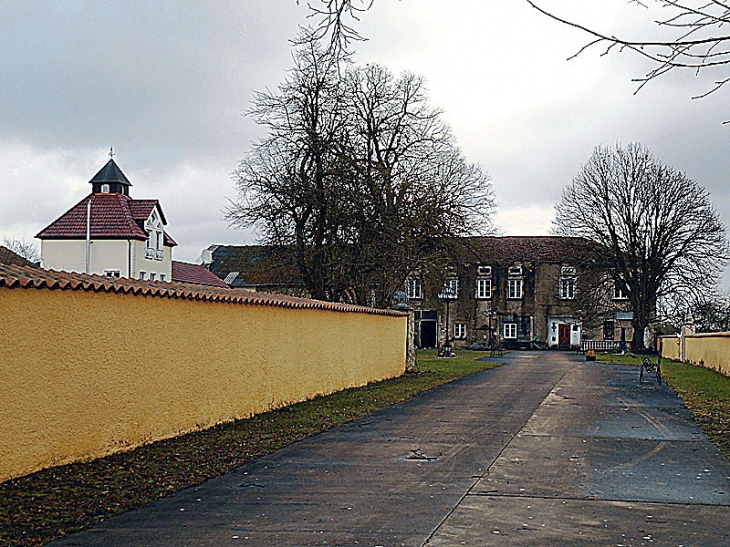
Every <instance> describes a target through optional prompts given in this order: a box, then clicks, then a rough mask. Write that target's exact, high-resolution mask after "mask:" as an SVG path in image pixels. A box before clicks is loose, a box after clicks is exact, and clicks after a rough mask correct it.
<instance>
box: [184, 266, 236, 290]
mask: <svg viewBox="0 0 730 547" xmlns="http://www.w3.org/2000/svg"><path fill="white" fill-rule="evenodd" d="M172 280H173V281H179V282H181V283H197V284H198V285H211V286H213V287H226V288H228V285H226V284H225V283H224V282H223V280H222V279H221V278H219V277H218V276H217V275H215V274H214V273H213V272H211V271H209V270H206V269H205V268H204V267H203V266H201V265H200V264H191V263H189V262H180V261H178V260H173V261H172Z"/></svg>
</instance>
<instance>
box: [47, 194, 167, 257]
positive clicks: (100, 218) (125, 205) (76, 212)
mask: <svg viewBox="0 0 730 547" xmlns="http://www.w3.org/2000/svg"><path fill="white" fill-rule="evenodd" d="M89 200H91V226H90V235H91V237H92V238H95V239H106V238H115V239H116V238H123V239H137V240H145V239H147V233H146V232H145V231H144V230H143V229H142V228H141V227H140V225H142V223H143V222H144V221H145V220H146V219H147V218H148V217H149V215H150V213H151V212H152V209H153V208H154V207H155V206H157V205H158V201H157V200H151V199H143V200H135V199H132V198H130V197H129V196H125V195H124V194H115V193H112V194H90V195H88V196H86V197H85V198H84V199H82V200H81V201H80V202H79V203H77V204H76V205H74V206H73V207H71V209H69V210H68V211H66V212H65V213H64V214H62V215H61V216H60V217H59V218H57V219H56V220H55V221H54V222H52V223H51V224H50V225H48V226H47V227H45V228H44V229H43V230H41V231H40V232H39V233H38V235H37V236H36V237H38V238H40V239H84V238H86V216H87V204H88V203H89ZM160 212H161V210H160ZM163 221H164V216H163ZM165 239H166V243H167V244H169V245H171V246H175V245H177V243H175V241H174V240H173V239H172V238H171V237H170V236H169V235H168V234H167V233H166V234H165Z"/></svg>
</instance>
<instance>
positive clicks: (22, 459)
mask: <svg viewBox="0 0 730 547" xmlns="http://www.w3.org/2000/svg"><path fill="white" fill-rule="evenodd" d="M87 277H88V276H87ZM1 281H2V279H1V278H0V282H1ZM122 282H124V280H123V281H122ZM127 283H129V282H127ZM139 283H141V282H139ZM139 283H138V284H139ZM160 285H161V284H160ZM168 285H170V284H168ZM223 293H236V291H232V290H229V289H217V293H216V294H218V295H220V294H223ZM203 296H205V295H203ZM225 298H228V297H225ZM225 298H223V299H219V300H218V301H211V300H210V299H205V298H202V297H201V296H200V294H197V293H195V292H194V291H187V292H178V293H175V296H174V297H170V296H169V293H168V297H164V296H160V295H155V294H153V293H150V294H147V295H142V294H139V293H138V294H131V293H129V294H119V293H115V292H109V291H106V292H105V291H101V292H100V291H97V290H94V289H89V288H88V287H86V288H78V290H49V289H47V288H46V289H36V288H20V287H19V285H17V283H16V287H15V288H7V287H3V286H2V283H0V317H1V318H2V320H0V340H2V343H1V344H0V481H2V480H6V479H9V478H12V477H16V476H20V475H23V474H27V473H30V472H33V471H36V470H39V469H41V468H44V467H49V466H53V465H58V464H63V463H68V462H72V461H77V460H82V459H88V458H94V457H98V456H103V455H106V454H109V453H112V452H115V451H119V450H124V449H128V448H132V447H135V446H139V445H141V444H144V443H148V442H151V441H155V440H160V439H164V438H168V437H172V436H176V435H179V434H182V433H186V432H189V431H193V430H197V429H202V428H207V427H210V426H212V425H215V424H218V423H221V422H225V421H230V420H233V419H236V418H245V417H248V416H251V415H253V414H256V413H260V412H264V411H266V410H269V409H273V408H276V407H279V406H282V405H286V404H289V403H292V402H297V401H302V400H306V399H309V398H312V397H313V396H315V395H318V394H327V393H331V392H334V391H338V390H342V389H345V388H348V387H352V386H359V385H364V384H367V383H369V382H372V381H376V380H381V379H385V378H390V377H395V376H398V375H400V374H402V373H403V372H404V370H405V363H406V338H407V336H406V331H407V317H406V316H405V315H402V314H396V313H390V314H388V313H368V312H367V311H363V309H360V311H357V310H355V309H354V308H347V307H345V306H342V305H335V304H333V305H330V306H329V307H328V306H327V305H321V306H320V305H311V306H301V307H297V305H296V302H297V301H296V299H292V298H287V297H281V298H282V299H283V300H284V301H283V303H282V302H278V301H277V298H278V297H271V298H270V299H269V300H261V301H254V302H248V303H246V302H243V303H242V302H241V301H240V300H239V301H228V302H227V301H224V300H225ZM277 302H278V303H277ZM292 302H294V304H292ZM302 302H305V303H306V302H309V303H311V302H313V301H302ZM317 304H321V303H317Z"/></svg>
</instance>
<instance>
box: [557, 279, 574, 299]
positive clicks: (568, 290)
mask: <svg viewBox="0 0 730 547" xmlns="http://www.w3.org/2000/svg"><path fill="white" fill-rule="evenodd" d="M560 298H562V299H564V300H572V299H573V298H575V277H561V278H560Z"/></svg>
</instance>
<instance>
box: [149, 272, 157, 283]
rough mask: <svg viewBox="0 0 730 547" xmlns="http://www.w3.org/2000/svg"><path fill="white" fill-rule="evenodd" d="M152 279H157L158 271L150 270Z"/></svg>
mask: <svg viewBox="0 0 730 547" xmlns="http://www.w3.org/2000/svg"><path fill="white" fill-rule="evenodd" d="M150 281H157V273H156V272H150Z"/></svg>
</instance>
